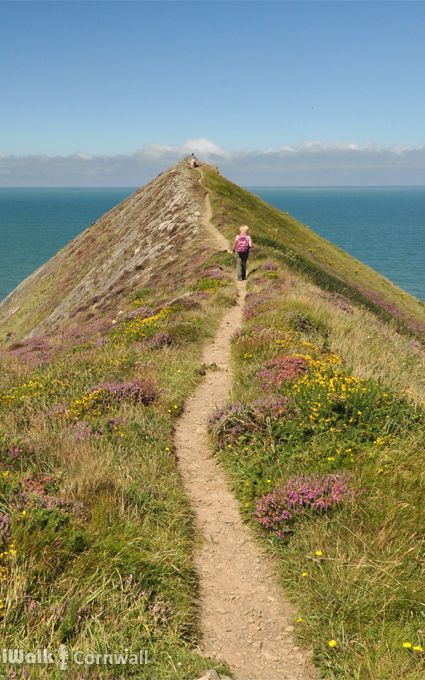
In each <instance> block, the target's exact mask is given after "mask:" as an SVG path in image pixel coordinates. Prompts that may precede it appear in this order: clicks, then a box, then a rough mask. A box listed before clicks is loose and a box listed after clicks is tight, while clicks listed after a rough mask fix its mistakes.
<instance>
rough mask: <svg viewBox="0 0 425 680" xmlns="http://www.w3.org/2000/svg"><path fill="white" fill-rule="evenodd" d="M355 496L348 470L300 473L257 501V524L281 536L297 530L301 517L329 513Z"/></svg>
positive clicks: (281, 537)
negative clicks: (316, 473)
mask: <svg viewBox="0 0 425 680" xmlns="http://www.w3.org/2000/svg"><path fill="white" fill-rule="evenodd" d="M353 496H354V489H353V488H352V487H351V486H350V480H349V477H348V476H347V475H346V474H334V475H300V476H298V477H293V478H291V479H289V480H288V482H287V483H286V484H285V486H283V487H278V488H276V489H274V490H273V491H272V492H271V493H268V494H266V495H265V496H263V497H262V498H260V499H259V500H258V501H257V503H256V508H255V519H256V520H257V522H258V524H259V525H260V526H261V527H263V528H264V529H266V530H267V531H269V532H272V533H273V534H274V535H275V536H277V537H278V538H280V539H283V538H287V536H288V535H289V534H291V533H292V532H293V531H294V528H295V525H296V522H297V520H299V519H300V518H301V517H313V516H314V515H320V514H324V513H329V512H330V511H332V510H333V509H335V508H336V507H338V506H339V505H341V504H342V503H344V502H346V501H348V500H349V499H350V498H352V497H353Z"/></svg>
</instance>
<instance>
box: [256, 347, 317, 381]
mask: <svg viewBox="0 0 425 680" xmlns="http://www.w3.org/2000/svg"><path fill="white" fill-rule="evenodd" d="M307 369H308V362H307V360H306V359H305V358H304V357H301V356H296V355H291V354H288V355H287V356H282V357H277V358H276V359H272V361H270V362H269V363H268V364H267V368H262V369H261V370H259V371H257V375H258V377H259V378H261V380H262V382H263V384H264V386H265V387H269V386H273V387H280V385H281V384H282V383H283V382H289V381H292V380H296V379H297V378H299V377H300V375H302V374H303V373H305V372H306V371H307Z"/></svg>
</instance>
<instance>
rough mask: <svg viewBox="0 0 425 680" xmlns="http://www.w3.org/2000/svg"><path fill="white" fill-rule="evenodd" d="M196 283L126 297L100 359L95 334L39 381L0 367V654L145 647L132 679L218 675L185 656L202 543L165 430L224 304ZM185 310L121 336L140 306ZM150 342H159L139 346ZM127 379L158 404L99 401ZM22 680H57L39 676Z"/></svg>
mask: <svg viewBox="0 0 425 680" xmlns="http://www.w3.org/2000/svg"><path fill="white" fill-rule="evenodd" d="M213 259H214V258H213ZM202 281H204V278H203V268H202V267H201V268H200V269H199V271H198V273H197V274H195V275H194V274H193V272H190V273H189V275H188V278H187V283H186V286H185V287H183V288H181V289H175V288H173V289H171V288H169V289H166V288H162V289H158V288H155V291H151V290H149V289H147V288H144V289H143V290H138V291H137V292H136V294H135V295H129V298H128V302H127V305H123V308H122V315H121V316H120V317H118V318H117V322H116V323H115V324H114V325H111V326H110V330H109V332H108V333H106V335H104V340H103V342H102V343H100V346H99V343H98V342H97V341H98V340H99V336H98V335H94V336H93V337H91V336H89V337H87V338H85V339H84V341H83V342H81V339H79V340H76V342H75V344H74V345H71V346H69V347H65V348H61V347H60V344H58V346H57V351H56V354H55V356H54V358H53V360H51V361H49V362H47V363H46V364H45V365H42V366H40V367H35V368H34V367H31V365H30V364H26V363H22V362H18V361H17V359H15V358H14V357H13V353H12V354H11V355H10V357H9V358H7V355H6V358H5V361H4V370H3V371H2V375H1V377H0V405H1V408H2V419H1V425H0V451H1V454H2V456H1V457H2V465H1V471H0V513H2V514H1V517H2V518H7V523H8V525H9V529H7V530H6V531H5V535H4V539H3V542H2V545H3V551H6V552H5V554H4V555H3V557H2V558H1V564H0V566H1V574H2V576H3V577H4V580H1V581H0V599H1V605H2V609H1V612H0V613H1V621H0V626H1V631H2V639H3V646H4V647H12V648H15V647H23V648H25V649H26V650H28V651H32V650H35V649H37V648H38V647H40V648H41V647H47V648H50V649H52V650H55V649H57V647H58V646H59V645H60V644H66V645H67V646H68V648H69V650H82V651H84V652H95V653H103V652H105V653H107V652H111V651H115V652H120V651H121V650H124V649H125V648H128V649H130V650H131V651H136V652H137V651H138V650H139V649H145V648H146V649H147V650H148V654H149V659H150V660H149V663H148V665H147V666H146V667H143V669H140V667H138V666H127V667H126V668H125V677H140V674H142V675H143V677H144V678H146V679H150V680H171V679H175V680H179V679H181V680H183V679H186V678H195V677H198V676H199V675H202V673H203V671H204V670H205V669H206V668H211V667H216V668H217V669H220V666H219V665H217V663H215V662H214V661H212V660H208V659H206V658H203V657H202V656H200V655H199V654H197V653H195V652H194V651H193V650H194V648H195V647H196V645H197V643H198V641H199V631H198V610H197V604H196V599H197V595H198V585H197V578H196V575H195V573H194V570H193V566H192V551H193V546H194V541H195V539H196V537H195V536H194V530H193V526H192V516H191V512H190V508H189V505H188V502H187V499H186V498H185V495H184V493H183V490H182V484H181V479H180V475H179V472H178V469H177V465H176V459H175V455H174V450H173V428H174V423H175V420H176V418H177V417H178V415H179V413H180V412H181V410H182V407H183V404H184V401H185V400H186V398H187V397H188V396H189V394H190V393H191V391H192V390H193V388H194V386H195V385H196V384H197V382H198V380H199V378H200V376H201V374H202V367H201V365H200V357H201V349H202V346H203V344H204V343H205V341H207V340H208V338H210V337H212V335H213V333H214V331H215V329H216V328H217V325H218V322H219V320H220V318H221V314H222V312H223V310H224V309H225V308H226V307H228V306H229V305H231V304H234V298H235V291H234V289H233V288H232V287H231V286H230V285H229V281H228V279H227V280H226V279H223V281H222V282H221V285H220V287H212V288H207V289H206V288H205V287H204V286H203V285H202V283H200V282H202ZM193 290H195V291H201V292H195V293H193V292H192V291H193ZM187 293H189V294H188V295H186V294H187ZM179 296H182V297H181V298H180V299H181V302H180V303H178V302H176V303H173V304H171V305H170V307H169V312H168V313H167V314H165V315H157V318H156V319H155V320H154V322H153V323H151V324H149V325H148V327H149V332H148V333H146V334H144V333H141V332H139V334H136V335H134V334H133V333H132V332H128V329H129V328H131V324H132V323H133V321H132V320H131V319H125V315H126V312H127V311H131V310H132V309H134V307H135V304H134V302H135V298H136V300H137V302H141V303H142V304H143V305H146V306H148V307H155V306H156V305H157V304H158V302H159V301H162V302H161V304H162V306H164V305H165V307H167V304H166V301H167V299H168V300H171V299H174V298H176V297H179ZM141 328H143V325H142V326H141ZM161 334H162V336H161ZM154 336H158V337H166V339H167V341H166V343H165V344H159V345H155V344H153V345H149V344H144V342H145V341H150V340H152V338H153V337H154ZM51 340H52V342H53V339H51ZM29 354H30V355H31V352H29ZM34 356H35V354H34ZM134 379H141V380H143V381H145V382H146V383H149V384H150V385H152V386H153V388H154V392H155V395H156V398H155V400H154V401H153V402H152V403H150V404H148V405H143V404H141V403H140V404H139V403H134V402H132V400H131V399H127V398H124V399H121V400H115V401H114V400H112V401H111V400H108V399H106V400H102V399H99V398H97V397H96V398H93V394H95V395H96V393H94V392H93V388H94V387H95V386H96V385H99V384H101V383H105V382H114V383H117V382H118V383H121V382H126V381H132V380H134ZM56 407H59V408H56ZM111 419H112V420H111ZM14 551H16V554H15V553H14ZM73 670H74V672H76V670H75V668H74V669H73ZM91 670H92V672H91V675H90V677H99V678H100V677H102V678H107V677H108V678H109V677H110V678H113V677H117V675H116V672H117V671H116V667H115V668H114V667H113V666H112V667H100V668H97V667H96V670H95V669H94V668H92V669H91ZM31 677H34V678H38V677H40V678H41V677H58V678H59V677H62V673H61V671H59V670H58V669H54V670H52V669H46V668H44V667H43V666H41V665H38V666H36V667H33V668H32V669H31Z"/></svg>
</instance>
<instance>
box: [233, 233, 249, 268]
mask: <svg viewBox="0 0 425 680" xmlns="http://www.w3.org/2000/svg"><path fill="white" fill-rule="evenodd" d="M248 229H249V228H248V227H247V226H246V224H243V225H242V226H241V227H239V234H238V235H237V236H236V238H235V244H234V246H233V252H234V253H236V272H237V276H238V281H245V279H246V263H247V260H248V255H249V249H250V248H252V239H251V237H250V235H249V234H248Z"/></svg>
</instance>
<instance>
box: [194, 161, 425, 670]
mask: <svg viewBox="0 0 425 680" xmlns="http://www.w3.org/2000/svg"><path fill="white" fill-rule="evenodd" d="M205 184H206V185H207V186H208V187H209V189H210V191H211V201H212V204H213V206H214V209H215V212H214V217H215V218H216V219H217V220H219V221H220V223H221V225H222V228H223V230H224V231H225V232H226V233H227V234H228V235H229V236H230V235H231V233H232V232H233V233H234V232H235V229H236V226H237V224H238V223H244V222H246V223H248V224H250V225H251V228H252V234H253V238H254V241H256V242H257V243H260V244H261V246H260V248H259V249H257V252H256V254H252V255H253V256H254V257H251V260H250V269H251V274H250V277H249V294H248V297H247V302H246V309H245V323H244V327H243V330H242V333H241V334H240V335H239V336H238V337H237V338H235V340H234V344H233V351H234V361H235V369H236V382H235V392H234V399H235V401H234V402H233V403H231V404H229V406H228V407H227V408H225V409H221V410H220V411H218V412H217V413H216V414H215V416H213V417H212V419H211V434H212V437H213V439H214V441H215V445H216V450H217V455H218V457H219V459H220V461H221V462H222V464H223V465H224V466H225V468H226V469H227V471H228V473H229V476H230V479H231V482H232V485H233V487H234V489H235V491H236V493H237V495H238V497H239V499H240V504H241V511H242V513H243V514H244V515H245V517H246V520H247V521H248V522H250V523H252V526H253V529H254V530H255V531H256V532H257V533H258V535H259V537H262V538H263V539H264V540H265V541H266V545H267V546H268V547H269V549H270V550H271V551H272V552H273V554H275V555H276V556H277V557H278V559H279V561H280V564H281V574H282V583H283V584H284V585H285V587H286V589H287V591H288V592H290V593H292V595H293V597H294V601H295V602H296V604H297V607H298V612H299V615H298V616H297V617H296V619H295V621H294V626H295V629H296V630H297V631H298V634H299V636H300V639H302V640H303V641H304V643H307V644H309V645H313V646H314V657H315V660H316V663H317V665H318V666H319V667H320V669H321V671H322V674H323V677H324V678H328V679H329V678H332V679H334V680H336V679H338V680H346V679H347V678H350V680H351V679H357V680H364V679H368V680H389V678H396V677H399V676H403V677H405V678H408V679H409V680H420V678H423V677H424V675H425V652H424V650H425V637H424V629H423V621H424V616H425V605H424V602H425V592H424V583H425V568H424V561H423V556H424V554H425V532H424V526H425V515H424V511H423V494H424V490H425V475H424V470H423V450H424V443H425V419H424V409H423V405H424V403H425V402H424V399H425V382H424V375H425V355H424V352H423V349H422V347H421V344H420V343H419V342H418V340H417V339H416V338H413V337H412V332H414V333H418V332H419V330H420V324H421V323H422V319H423V306H422V305H421V304H420V303H419V302H418V301H416V300H415V299H414V298H411V297H410V296H408V295H407V294H404V293H403V291H400V290H399V289H397V288H396V287H394V286H392V284H390V283H389V282H387V281H386V280H385V279H383V278H382V277H380V276H379V275H378V274H376V273H375V272H372V271H371V270H369V269H368V268H366V267H363V266H362V265H360V264H357V263H355V261H353V260H352V258H349V257H348V256H345V255H343V254H342V253H339V251H337V250H336V251H335V253H334V254H332V253H333V251H334V250H335V249H333V247H332V246H331V245H329V244H327V243H325V242H323V241H321V240H318V241H317V250H318V251H319V252H318V253H317V252H316V253H313V254H309V250H308V248H309V247H311V243H312V242H313V241H314V242H316V239H315V237H314V236H312V235H311V233H310V232H309V230H307V229H305V228H303V227H302V225H299V224H298V223H296V222H295V221H293V220H291V219H290V218H288V217H287V216H284V215H280V214H279V213H278V212H277V211H274V210H273V209H271V208H268V207H267V206H265V205H264V204H261V202H259V201H257V199H255V198H254V197H253V198H251V197H250V196H249V195H247V194H246V192H244V191H243V190H240V189H239V188H237V187H235V186H234V185H231V184H230V183H229V182H227V180H224V179H223V178H221V177H219V176H218V175H217V174H216V173H214V172H213V171H209V170H207V171H205ZM272 230H277V231H276V232H274V234H273V245H271V244H270V241H271V236H270V234H271V233H272ZM291 239H292V240H291ZM306 241H307V243H306ZM289 244H290V246H289ZM289 250H290V253H292V254H293V255H291V254H290V253H289ZM266 256H267V257H266ZM327 260H329V263H328V261H327ZM328 265H329V266H328ZM355 269H358V270H359V272H361V273H362V275H363V277H369V282H370V283H369V284H368V286H370V287H371V289H372V290H373V291H377V292H376V295H375V294H374V295H373V296H372V298H373V299H372V300H371V299H370V298H367V297H366V296H365V295H364V294H362V295H361V296H360V295H359V290H358V289H359V286H360V285H361V284H360V283H359V281H358V278H357V273H356V271H355ZM318 284H319V285H318ZM378 297H379V304H377V303H376V300H377V299H378ZM384 300H385V302H384ZM390 306H391V307H390ZM396 306H397V312H396V319H394V318H393V317H392V314H391V312H390V308H391V309H395V307H396Z"/></svg>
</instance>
